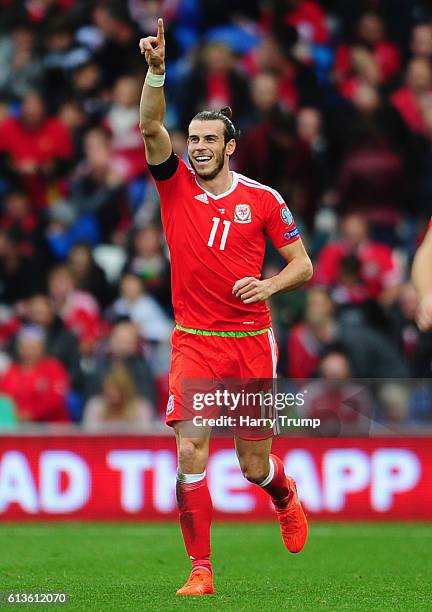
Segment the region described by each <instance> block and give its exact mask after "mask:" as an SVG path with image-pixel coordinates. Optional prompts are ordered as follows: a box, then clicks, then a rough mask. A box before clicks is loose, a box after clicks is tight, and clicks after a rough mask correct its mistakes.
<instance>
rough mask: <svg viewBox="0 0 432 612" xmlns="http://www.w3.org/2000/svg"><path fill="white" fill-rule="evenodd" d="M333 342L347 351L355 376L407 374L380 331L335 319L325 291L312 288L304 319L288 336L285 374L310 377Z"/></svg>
mask: <svg viewBox="0 0 432 612" xmlns="http://www.w3.org/2000/svg"><path fill="white" fill-rule="evenodd" d="M334 343H337V344H338V345H339V346H340V347H341V348H342V349H343V350H344V351H345V352H346V354H347V356H348V358H349V360H350V362H351V364H352V373H353V376H354V377H357V378H398V377H402V378H403V377H406V376H408V368H407V366H406V364H405V363H404V361H403V359H402V357H401V355H400V354H399V353H398V351H397V348H396V347H395V346H394V345H393V344H392V343H391V342H390V341H389V340H387V338H386V337H385V336H384V335H383V334H381V333H378V332H375V331H374V330H372V329H371V328H370V327H368V326H367V325H364V324H357V325H353V324H351V323H349V322H344V321H343V320H342V321H338V319H337V318H336V316H335V314H334V304H333V302H332V300H331V298H330V296H329V295H328V293H327V292H326V291H325V290H323V289H319V288H312V289H310V290H309V293H308V295H307V298H306V312H305V318H304V322H302V323H298V324H297V325H296V326H294V327H293V329H292V330H291V334H290V336H289V338H288V346H287V355H288V377H289V378H308V377H310V376H311V375H312V374H313V372H314V370H315V369H316V367H317V366H318V364H319V362H320V357H321V355H322V353H323V352H324V351H325V349H326V347H328V346H329V345H332V344H334Z"/></svg>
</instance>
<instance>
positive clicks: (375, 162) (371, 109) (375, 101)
mask: <svg viewBox="0 0 432 612" xmlns="http://www.w3.org/2000/svg"><path fill="white" fill-rule="evenodd" d="M353 104H354V107H353V108H352V109H348V110H347V112H344V111H342V112H340V111H339V112H336V113H335V115H334V117H333V126H332V129H333V132H334V138H335V144H336V143H337V142H338V141H339V143H340V144H341V146H340V153H341V165H340V168H339V178H338V192H339V201H340V203H341V208H342V210H343V211H347V210H349V211H362V212H363V214H367V215H368V217H369V218H370V219H374V221H375V222H376V223H380V224H381V225H387V226H390V227H394V225H395V224H396V223H397V222H398V221H400V219H401V214H402V211H403V208H404V206H405V203H406V202H405V194H406V175H405V165H404V162H405V159H404V157H403V154H402V151H403V150H405V153H406V155H407V156H408V155H409V151H410V141H409V133H408V131H407V128H406V127H405V125H404V122H403V121H402V119H401V117H400V115H399V113H398V112H397V111H396V110H395V109H393V108H392V107H389V106H388V105H387V103H386V101H383V100H382V99H381V98H380V96H379V94H378V92H377V91H376V90H375V89H374V88H372V87H370V86H369V85H366V84H363V85H362V86H361V87H359V89H358V91H357V92H356V94H355V96H354V98H353ZM336 146H337V144H336Z"/></svg>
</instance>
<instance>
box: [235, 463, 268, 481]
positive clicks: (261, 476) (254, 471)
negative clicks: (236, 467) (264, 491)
mask: <svg viewBox="0 0 432 612" xmlns="http://www.w3.org/2000/svg"><path fill="white" fill-rule="evenodd" d="M240 468H241V471H242V472H243V476H244V477H245V478H246V480H248V481H249V482H252V483H254V484H261V483H262V482H264V480H265V479H266V478H267V476H268V474H269V463H268V460H267V461H263V460H260V459H257V460H253V459H250V460H244V461H242V460H240Z"/></svg>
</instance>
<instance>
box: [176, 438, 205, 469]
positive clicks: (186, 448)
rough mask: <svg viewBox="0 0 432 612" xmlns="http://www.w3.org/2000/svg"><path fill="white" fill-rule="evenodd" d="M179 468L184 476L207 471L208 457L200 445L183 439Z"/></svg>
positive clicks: (180, 445)
mask: <svg viewBox="0 0 432 612" xmlns="http://www.w3.org/2000/svg"><path fill="white" fill-rule="evenodd" d="M178 461H179V467H180V468H181V471H182V472H183V473H184V474H195V473H201V472H202V471H204V470H205V464H206V457H205V454H204V452H203V449H202V448H201V447H200V445H198V444H196V443H195V442H194V441H193V440H189V439H183V440H181V441H180V444H179V449H178Z"/></svg>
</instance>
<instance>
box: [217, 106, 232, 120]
mask: <svg viewBox="0 0 432 612" xmlns="http://www.w3.org/2000/svg"><path fill="white" fill-rule="evenodd" d="M220 113H221V114H222V115H225V117H228V119H232V116H233V112H232V109H231V107H230V106H224V107H223V108H221V109H220Z"/></svg>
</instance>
